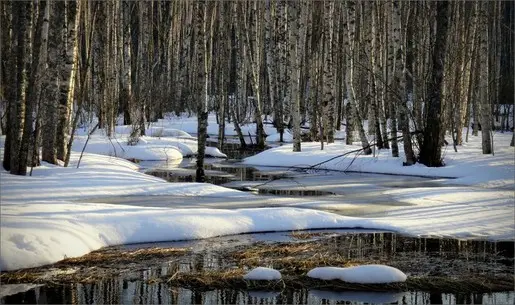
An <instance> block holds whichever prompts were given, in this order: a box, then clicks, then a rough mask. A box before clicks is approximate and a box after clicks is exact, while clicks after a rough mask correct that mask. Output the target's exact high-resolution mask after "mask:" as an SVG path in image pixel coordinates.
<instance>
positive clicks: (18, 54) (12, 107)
mask: <svg viewBox="0 0 515 305" xmlns="http://www.w3.org/2000/svg"><path fill="white" fill-rule="evenodd" d="M28 5H30V3H28V2H13V3H12V4H11V8H12V25H13V27H12V31H13V33H12V39H11V43H12V49H11V50H12V53H11V59H10V61H9V63H10V65H9V67H10V69H9V70H8V71H12V76H11V79H10V80H11V81H10V83H9V87H8V89H7V101H8V103H9V117H8V124H7V125H8V130H9V133H8V139H7V140H6V148H5V151H6V152H5V153H4V160H5V161H7V160H10V166H9V167H10V168H9V170H10V172H11V174H15V175H25V173H26V170H24V171H22V170H21V168H20V164H19V153H20V145H21V138H22V132H23V127H22V126H23V119H24V110H25V109H24V108H25V103H24V101H23V100H22V94H21V90H22V84H23V67H24V61H25V50H26V48H25V32H26V29H27V20H26V15H25V14H26V10H27V6H28ZM7 142H9V143H7ZM7 144H9V146H8V147H7ZM7 150H10V151H9V152H7ZM6 155H7V156H8V157H9V158H6Z"/></svg>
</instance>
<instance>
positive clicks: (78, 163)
mask: <svg viewBox="0 0 515 305" xmlns="http://www.w3.org/2000/svg"><path fill="white" fill-rule="evenodd" d="M98 124H99V123H97V125H95V127H93V129H91V131H90V132H89V133H88V138H87V139H86V143H84V147H82V151H81V152H80V157H79V162H77V168H79V165H80V161H81V160H82V155H84V151H85V150H86V146H87V145H88V142H89V138H91V135H92V134H93V133H94V132H95V130H97V128H98Z"/></svg>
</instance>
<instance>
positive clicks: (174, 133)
mask: <svg viewBox="0 0 515 305" xmlns="http://www.w3.org/2000/svg"><path fill="white" fill-rule="evenodd" d="M161 136H162V137H176V138H193V139H194V138H195V137H193V136H192V135H190V134H189V133H187V132H186V131H182V130H180V129H175V128H163V131H162V135H161Z"/></svg>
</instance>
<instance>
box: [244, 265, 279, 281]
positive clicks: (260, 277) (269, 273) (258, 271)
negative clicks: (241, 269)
mask: <svg viewBox="0 0 515 305" xmlns="http://www.w3.org/2000/svg"><path fill="white" fill-rule="evenodd" d="M243 279H245V280H251V281H275V280H280V279H281V273H280V272H279V271H277V270H275V269H272V268H266V267H257V268H254V269H252V270H250V271H249V272H248V273H247V274H245V275H244V276H243Z"/></svg>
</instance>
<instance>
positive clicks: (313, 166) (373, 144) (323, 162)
mask: <svg viewBox="0 0 515 305" xmlns="http://www.w3.org/2000/svg"><path fill="white" fill-rule="evenodd" d="M419 133H422V131H419V130H415V131H412V132H410V135H412V136H414V135H416V134H419ZM393 139H402V136H398V137H395V138H389V139H387V141H391V140H393ZM372 146H377V143H372V144H369V145H367V146H365V147H362V148H359V149H355V150H351V151H348V152H346V153H344V154H341V155H337V156H334V157H332V158H330V159H328V160H325V161H322V162H319V163H317V164H314V165H311V166H310V167H308V169H313V168H315V167H318V166H320V165H322V164H325V163H328V162H331V161H333V160H334V159H338V158H341V157H345V156H347V155H350V154H353V153H357V152H362V151H364V150H365V149H368V148H371V147H372Z"/></svg>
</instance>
